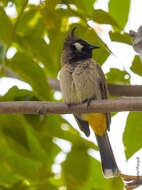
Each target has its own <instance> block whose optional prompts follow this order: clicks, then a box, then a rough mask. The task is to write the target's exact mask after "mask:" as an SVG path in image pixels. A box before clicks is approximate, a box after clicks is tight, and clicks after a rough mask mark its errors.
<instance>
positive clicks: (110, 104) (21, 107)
mask: <svg viewBox="0 0 142 190" xmlns="http://www.w3.org/2000/svg"><path fill="white" fill-rule="evenodd" d="M121 111H142V98H140V97H139V98H135V97H129V98H126V97H123V98H114V99H109V100H95V101H92V102H91V104H90V106H89V107H88V106H87V104H86V103H85V104H78V105H73V106H71V107H68V106H67V105H66V104H65V103H63V102H62V103H61V102H38V101H31V102H30V101H17V102H0V114H13V113H21V114H69V113H75V112H81V113H82V112H83V113H96V112H98V113H100V112H121Z"/></svg>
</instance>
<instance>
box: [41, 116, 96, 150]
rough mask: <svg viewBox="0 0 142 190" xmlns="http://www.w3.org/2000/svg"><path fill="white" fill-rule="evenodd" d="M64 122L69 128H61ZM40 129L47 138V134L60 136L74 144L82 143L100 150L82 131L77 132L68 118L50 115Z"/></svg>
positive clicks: (45, 118)
mask: <svg viewBox="0 0 142 190" xmlns="http://www.w3.org/2000/svg"><path fill="white" fill-rule="evenodd" d="M63 124H64V125H66V126H67V130H63V129H62V128H61V127H62V125H63ZM51 126H52V127H51ZM57 126H58V127H57ZM40 129H41V133H42V134H44V136H45V138H47V136H50V137H58V138H61V139H65V140H67V141H70V142H71V143H72V144H74V145H76V144H77V145H78V144H80V145H82V146H84V147H85V148H93V149H95V150H98V147H97V146H96V145H95V144H94V143H92V142H90V141H87V140H85V139H84V138H82V137H81V136H80V133H79V132H77V131H76V130H75V129H74V128H73V127H72V126H71V125H70V124H69V123H68V122H67V121H66V120H64V119H62V118H61V117H60V116H57V115H56V116H55V115H50V116H46V117H44V120H43V123H41V124H40Z"/></svg>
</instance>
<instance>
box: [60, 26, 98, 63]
mask: <svg viewBox="0 0 142 190" xmlns="http://www.w3.org/2000/svg"><path fill="white" fill-rule="evenodd" d="M75 29H76V28H73V30H72V32H71V34H69V35H68V36H67V38H66V40H65V43H64V48H63V58H65V59H66V61H67V62H70V63H71V62H77V61H80V60H84V59H88V58H91V57H92V50H93V49H96V48H99V47H98V46H93V45H91V44H89V43H88V42H86V41H85V40H82V39H80V38H77V37H76V36H75V34H74V31H75ZM63 58H62V61H65V60H64V59H63Z"/></svg>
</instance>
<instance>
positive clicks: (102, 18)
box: [92, 9, 119, 28]
mask: <svg viewBox="0 0 142 190" xmlns="http://www.w3.org/2000/svg"><path fill="white" fill-rule="evenodd" d="M92 19H93V20H94V21H95V22H98V23H99V24H111V25H112V26H115V27H118V28H119V26H118V24H117V23H116V22H115V20H114V19H113V18H112V17H111V16H110V15H109V13H107V12H105V11H103V10H101V9H98V10H94V12H93V14H92Z"/></svg>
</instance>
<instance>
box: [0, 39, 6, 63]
mask: <svg viewBox="0 0 142 190" xmlns="http://www.w3.org/2000/svg"><path fill="white" fill-rule="evenodd" d="M5 50H6V47H5V45H4V44H3V43H2V42H1V41H0V64H3V62H4V57H5Z"/></svg>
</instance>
